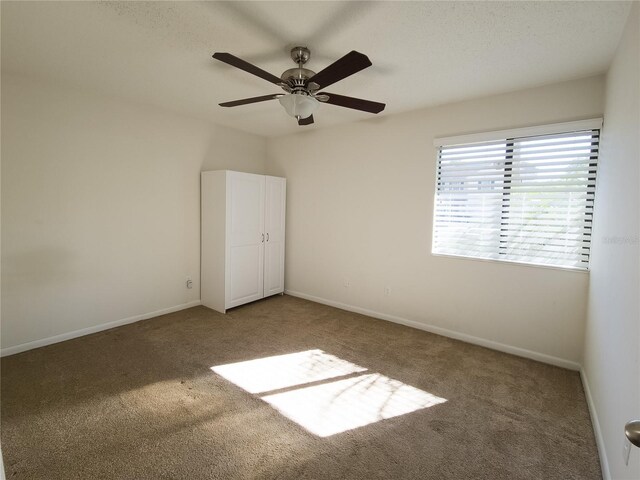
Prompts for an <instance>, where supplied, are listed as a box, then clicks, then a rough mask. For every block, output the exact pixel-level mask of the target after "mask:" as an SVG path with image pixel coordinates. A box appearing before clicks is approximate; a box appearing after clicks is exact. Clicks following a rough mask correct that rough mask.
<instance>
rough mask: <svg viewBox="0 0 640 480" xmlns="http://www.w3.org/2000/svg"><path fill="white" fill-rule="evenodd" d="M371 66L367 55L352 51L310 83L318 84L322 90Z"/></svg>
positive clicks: (316, 75) (311, 79) (318, 74)
mask: <svg viewBox="0 0 640 480" xmlns="http://www.w3.org/2000/svg"><path fill="white" fill-rule="evenodd" d="M370 66H371V60H369V58H368V57H367V56H366V55H364V54H362V53H360V52H356V51H355V50H352V51H351V52H349V53H347V54H346V55H345V56H344V57H342V58H340V59H338V60H336V61H335V62H333V63H332V64H331V65H329V66H328V67H327V68H325V69H324V70H320V71H319V72H318V73H316V74H315V75H314V76H313V77H311V78H310V79H309V82H315V83H317V84H318V85H320V88H324V87H328V86H329V85H332V84H334V83H336V82H338V81H340V80H342V79H343V78H347V77H348V76H349V75H353V74H354V73H357V72H359V71H360V70H364V69H365V68H367V67H370Z"/></svg>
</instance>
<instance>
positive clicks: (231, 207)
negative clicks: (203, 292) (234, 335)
mask: <svg viewBox="0 0 640 480" xmlns="http://www.w3.org/2000/svg"><path fill="white" fill-rule="evenodd" d="M264 213H265V178H264V176H263V175H253V174H249V173H239V172H228V177H227V218H226V221H227V225H226V231H227V242H226V244H227V248H226V258H227V262H226V264H227V268H226V275H225V276H226V295H225V299H226V301H225V303H226V307H227V308H231V307H235V306H237V305H242V304H243V303H247V302H252V301H254V300H258V299H260V298H262V297H263V296H264V291H263V279H264V277H263V275H264V272H263V268H264V267H263V265H264V241H265V237H264Z"/></svg>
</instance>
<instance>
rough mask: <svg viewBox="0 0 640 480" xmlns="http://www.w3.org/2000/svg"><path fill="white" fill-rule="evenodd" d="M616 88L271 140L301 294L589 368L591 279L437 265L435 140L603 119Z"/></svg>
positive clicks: (540, 92)
mask: <svg viewBox="0 0 640 480" xmlns="http://www.w3.org/2000/svg"><path fill="white" fill-rule="evenodd" d="M603 88H604V79H603V77H594V78H588V79H584V80H579V81H574V82H567V83H562V84H556V85H553V86H548V87H543V88H536V89H531V90H526V91H521V92H515V93H508V94H504V95H499V96H493V97H487V98H482V99H478V100H473V101H467V102H462V103H457V104H451V105H447V106H442V107H438V108H432V109H427V110H420V111H414V112H411V113H406V114H401V115H396V116H390V117H380V118H372V119H371V120H368V121H363V122H359V123H355V124H350V125H345V126H340V127H336V128H329V129H323V130H310V131H308V132H305V133H302V134H298V135H290V136H285V137H280V138H275V139H269V141H268V143H267V149H268V156H267V171H268V173H270V174H273V175H281V176H284V177H287V185H288V191H287V254H286V255H287V258H286V288H287V290H288V291H290V292H293V293H295V294H301V295H304V296H307V297H308V298H315V299H321V300H322V301H328V302H329V303H333V304H336V305H341V306H345V305H346V306H349V307H356V308H357V309H359V310H360V311H367V312H369V313H372V314H374V315H377V316H381V317H383V318H388V319H393V320H396V321H403V322H405V323H409V324H413V325H417V326H423V327H425V326H428V328H429V329H431V330H433V331H436V332H439V333H445V334H455V335H456V336H457V337H458V338H463V339H465V340H471V341H476V342H480V343H482V344H485V345H487V346H491V347H494V348H501V349H504V350H508V351H513V352H515V353H522V354H527V355H529V354H531V352H533V353H534V355H533V356H534V357H535V358H541V359H543V360H545V361H552V362H554V361H555V362H556V363H559V364H561V365H567V366H573V367H577V364H576V363H575V362H578V361H579V360H580V357H581V353H582V342H583V332H584V330H583V328H584V317H585V309H586V301H587V288H588V282H589V276H588V274H586V273H578V272H570V271H561V270H554V269H548V268H538V267H527V266H516V265H510V264H501V263H494V262H484V261H477V260H467V259H455V258H446V257H435V256H432V255H431V253H430V252H431V230H432V209H433V195H434V175H435V160H436V156H435V153H436V151H435V148H434V146H433V139H434V137H439V136H448V135H457V134H464V133H471V132H478V131H487V130H496V129H506V128H514V127H522V126H529V125H536V124H544V123H552V122H561V121H569V120H576V119H583V118H590V117H598V116H601V114H602V111H603ZM382 100H383V99H382ZM322 108H337V107H331V106H324V107H322ZM317 122H318V123H320V122H322V112H320V113H319V114H318V115H317ZM345 283H346V284H348V285H349V286H348V287H345ZM386 287H389V288H390V295H385V288H386ZM506 346H509V347H506ZM518 349H523V350H526V351H527V352H523V351H521V350H518Z"/></svg>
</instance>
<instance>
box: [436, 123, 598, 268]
mask: <svg viewBox="0 0 640 480" xmlns="http://www.w3.org/2000/svg"><path fill="white" fill-rule="evenodd" d="M601 125H602V121H601V120H587V121H582V122H572V123H568V124H555V125H547V126H543V127H533V128H529V129H519V130H509V131H503V132H493V133H489V134H478V135H468V136H461V137H451V138H444V139H439V140H436V145H437V147H438V165H437V168H438V170H437V185H436V194H435V208H434V228H433V253H434V254H440V255H455V256H462V257H472V258H481V259H491V260H502V261H509V262H518V263H527V264H534V265H549V266H556V267H564V268H572V269H582V270H587V269H588V267H589V248H590V242H591V229H592V221H593V204H594V196H595V187H596V167H597V160H598V143H599V137H600V128H601Z"/></svg>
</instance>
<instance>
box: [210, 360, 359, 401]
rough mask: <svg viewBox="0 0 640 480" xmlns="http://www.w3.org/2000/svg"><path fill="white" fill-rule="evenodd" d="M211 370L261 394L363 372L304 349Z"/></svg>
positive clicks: (356, 366) (355, 366) (346, 363)
mask: <svg viewBox="0 0 640 480" xmlns="http://www.w3.org/2000/svg"><path fill="white" fill-rule="evenodd" d="M211 370H213V371H214V372H215V373H217V374H218V375H220V376H222V377H224V378H226V379H227V380H229V381H230V382H233V383H235V384H236V385H237V386H239V387H240V388H243V389H244V390H246V391H247V392H249V393H263V392H270V391H273V390H279V389H281V388H288V387H293V386H296V385H303V384H306V383H311V382H317V381H320V380H326V379H328V378H334V377H341V376H343V375H349V374H351V373H357V372H364V371H366V370H367V369H366V368H363V367H360V366H358V365H355V364H353V363H351V362H347V361H346V360H342V359H340V358H338V357H335V356H333V355H329V354H327V353H325V352H323V351H322V350H307V351H304V352H297V353H288V354H286V355H277V356H274V357H265V358H258V359H256V360H248V361H246V362H238V363H228V364H226V365H218V366H216V367H211Z"/></svg>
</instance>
